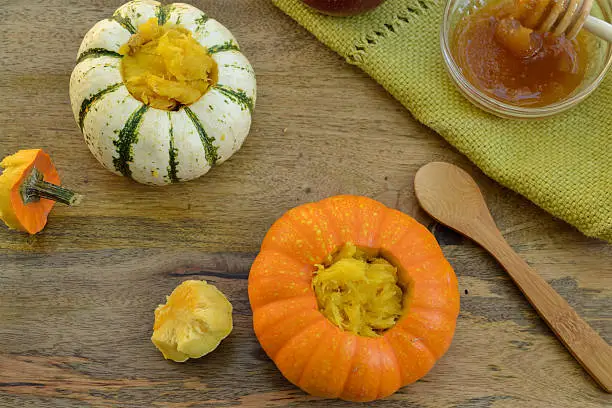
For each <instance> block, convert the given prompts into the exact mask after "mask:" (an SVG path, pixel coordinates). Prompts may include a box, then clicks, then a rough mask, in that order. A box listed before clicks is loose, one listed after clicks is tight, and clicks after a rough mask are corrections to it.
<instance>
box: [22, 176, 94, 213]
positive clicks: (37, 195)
mask: <svg viewBox="0 0 612 408" xmlns="http://www.w3.org/2000/svg"><path fill="white" fill-rule="evenodd" d="M21 197H22V199H23V203H24V204H29V203H33V202H37V201H39V200H40V199H41V198H46V199H49V200H53V201H57V202H58V203H62V204H66V205H70V206H73V205H78V204H80V202H81V200H82V199H83V196H82V195H81V194H78V193H75V192H73V191H70V190H68V189H67V188H64V187H61V186H58V185H55V184H52V183H49V182H47V181H45V180H44V175H43V174H42V173H41V172H40V171H39V170H38V169H37V168H36V167H34V168H33V169H32V172H31V173H30V175H29V176H28V178H27V179H26V181H25V182H24V183H23V184H22V186H21Z"/></svg>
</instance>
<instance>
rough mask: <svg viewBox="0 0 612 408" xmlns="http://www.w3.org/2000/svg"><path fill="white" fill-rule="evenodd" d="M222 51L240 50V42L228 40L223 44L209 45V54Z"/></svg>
mask: <svg viewBox="0 0 612 408" xmlns="http://www.w3.org/2000/svg"><path fill="white" fill-rule="evenodd" d="M222 51H240V48H239V47H238V44H236V43H235V42H234V40H228V41H226V42H224V43H223V44H220V45H213V46H212V47H208V53H209V54H216V53H217V52H222Z"/></svg>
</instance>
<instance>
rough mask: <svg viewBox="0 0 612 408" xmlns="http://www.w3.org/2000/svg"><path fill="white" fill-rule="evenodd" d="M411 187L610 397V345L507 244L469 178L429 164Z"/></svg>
mask: <svg viewBox="0 0 612 408" xmlns="http://www.w3.org/2000/svg"><path fill="white" fill-rule="evenodd" d="M414 188H415V192H416V197H417V199H418V200H419V202H420V204H421V206H422V207H423V209H425V211H427V213H429V214H430V215H431V216H432V217H433V218H435V219H436V220H438V221H439V222H441V223H443V224H446V225H447V226H449V227H450V228H452V229H454V230H456V231H458V232H460V233H462V234H464V235H466V236H467V237H469V238H471V239H472V240H474V241H475V242H477V243H478V244H480V245H481V246H482V247H484V248H485V249H486V250H487V251H488V252H489V253H490V254H491V255H493V256H494V257H495V258H496V259H497V260H498V261H499V263H500V264H502V266H503V267H504V268H505V269H506V271H507V272H508V274H509V275H510V277H511V278H512V280H514V282H515V283H516V284H517V285H518V287H519V288H520V289H521V291H522V292H523V293H524V294H525V296H526V297H527V300H529V302H530V303H531V304H532V305H533V307H534V308H535V309H536V311H537V312H538V313H539V314H540V316H541V317H542V318H543V319H544V321H545V322H546V324H548V326H549V327H550V328H551V329H552V330H553V332H554V333H555V334H556V335H557V337H558V338H559V340H561V342H562V343H563V344H564V345H565V347H567V349H568V350H569V351H570V353H572V355H573V356H574V358H576V360H578V362H579V363H580V364H581V365H582V366H583V367H584V369H585V370H586V371H588V373H589V374H590V375H591V376H592V377H593V378H594V379H595V381H597V383H598V384H599V385H601V387H602V388H603V389H604V390H606V392H609V393H612V347H610V346H609V345H608V344H607V343H606V342H605V341H604V340H603V339H602V338H601V337H600V336H599V335H598V334H597V333H596V332H595V331H594V330H593V329H592V328H591V327H590V326H589V325H588V324H587V323H586V322H585V321H584V320H582V318H580V316H578V314H577V313H576V312H575V311H574V310H573V309H572V308H571V306H570V305H569V304H568V303H567V302H566V301H565V299H563V298H562V297H561V296H560V295H559V294H558V293H557V292H556V291H555V290H554V289H553V288H552V287H550V285H549V284H548V283H547V282H546V281H545V280H544V279H542V278H541V277H540V276H539V275H538V274H537V273H536V272H535V271H534V270H533V269H531V268H530V267H529V266H528V265H527V263H525V261H523V260H522V259H521V258H520V257H519V256H518V255H517V254H516V252H514V250H513V249H512V248H511V247H510V245H508V243H507V242H506V240H505V239H504V237H503V236H502V234H501V232H499V230H498V229H497V226H496V225H495V221H493V217H491V214H490V213H489V210H488V208H487V205H486V204H485V201H484V198H483V196H482V193H481V192H480V189H479V188H478V186H477V185H476V182H475V181H474V180H473V179H472V178H471V177H470V175H469V174H467V173H466V172H465V171H463V170H461V169H460V168H459V167H457V166H454V165H452V164H449V163H442V162H433V163H429V164H427V165H425V166H423V167H421V168H420V169H419V171H418V172H417V174H416V176H415V178H414Z"/></svg>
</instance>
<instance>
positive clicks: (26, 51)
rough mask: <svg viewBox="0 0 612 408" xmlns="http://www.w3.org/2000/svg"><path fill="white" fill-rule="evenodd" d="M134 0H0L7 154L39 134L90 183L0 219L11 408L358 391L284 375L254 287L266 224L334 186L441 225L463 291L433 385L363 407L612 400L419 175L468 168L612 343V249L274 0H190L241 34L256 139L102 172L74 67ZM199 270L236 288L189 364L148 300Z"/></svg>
mask: <svg viewBox="0 0 612 408" xmlns="http://www.w3.org/2000/svg"><path fill="white" fill-rule="evenodd" d="M121 3H122V1H121V0H113V1H104V0H91V1H87V2H82V1H78V0H63V1H62V0H47V1H40V0H36V1H34V0H28V1H25V0H24V1H17V0H3V1H2V2H1V3H0V20H1V21H2V24H1V25H0V39H2V45H1V46H0V61H1V62H0V156H2V157H3V156H5V155H7V154H10V153H13V152H14V151H16V150H18V149H20V148H32V147H42V148H44V149H45V150H47V151H48V152H49V153H50V154H51V155H52V157H53V159H54V161H55V163H56V165H57V166H58V167H59V170H60V174H61V176H62V179H63V182H64V184H65V185H66V186H69V187H71V188H74V189H75V190H78V191H80V192H82V193H83V194H85V197H86V198H85V201H84V202H83V204H82V205H81V206H80V207H76V208H66V207H61V206H57V207H56V208H55V210H54V211H53V213H52V215H51V217H50V221H49V224H48V226H47V227H46V229H45V230H44V231H43V232H42V233H40V234H38V235H36V236H34V237H28V236H26V235H24V234H21V233H15V232H9V231H7V230H6V229H4V228H0V406H2V407H56V406H57V407H84V406H92V407H106V406H120V407H172V408H179V407H180V408H183V407H211V406H212V407H221V406H241V407H285V406H292V407H301V406H327V407H346V406H352V405H353V404H350V403H346V402H342V401H323V400H320V399H317V398H313V397H310V396H308V395H306V394H304V393H302V392H301V391H299V390H298V389H296V388H295V387H293V386H292V385H291V384H290V383H288V382H287V381H286V380H285V379H284V378H283V377H282V376H281V375H280V373H279V372H278V371H277V369H276V368H275V366H274V364H273V363H272V362H271V361H270V360H269V359H268V358H267V357H266V355H265V353H264V352H263V351H262V350H261V348H260V347H259V344H258V343H257V340H256V338H255V336H254V334H253V330H252V327H251V312H250V307H249V303H248V298H247V280H246V279H247V276H248V271H249V267H250V264H251V262H252V260H253V258H254V257H255V255H256V253H257V251H258V247H259V244H260V242H261V240H262V238H263V236H264V234H265V232H266V230H267V229H268V228H269V226H270V225H271V224H272V222H273V221H274V220H275V219H276V218H277V217H279V216H280V215H281V214H282V213H283V212H284V211H286V210H288V209H289V208H291V207H293V206H295V205H298V204H301V203H305V202H309V201H313V200H318V199H322V198H324V197H327V196H330V195H334V194H339V193H352V194H362V195H367V196H370V197H374V198H376V199H378V200H381V201H382V202H384V203H386V204H387V205H390V206H393V207H396V208H398V209H400V210H402V211H404V212H406V213H408V214H411V215H413V216H414V217H416V218H417V219H418V220H419V221H421V222H422V223H424V224H425V225H427V226H429V228H430V229H431V230H432V231H433V232H434V234H435V235H436V237H437V238H438V240H439V242H440V244H441V245H442V248H443V250H444V253H445V254H446V256H447V257H448V259H449V261H450V262H451V264H452V265H453V266H454V268H455V270H456V272H457V275H458V278H459V287H460V291H461V314H460V316H459V320H458V326H457V332H456V335H455V340H454V342H453V344H452V346H451V348H450V350H449V351H448V353H447V354H446V355H445V356H444V357H443V358H442V360H441V361H440V362H439V363H438V364H437V365H436V366H435V367H434V369H433V370H432V371H431V372H430V373H429V374H428V375H427V376H426V377H424V378H423V379H422V380H420V381H418V382H417V383H415V384H413V385H410V386H408V387H405V388H403V389H401V390H400V391H399V392H398V393H396V394H395V395H393V396H392V397H390V398H388V399H386V400H383V401H379V402H377V403H374V404H367V406H373V407H410V408H417V407H419V408H421V407H422V408H438V407H455V408H484V407H492V408H493V407H494V408H501V407H519V406H522V407H529V408H531V407H568V408H570V407H571V408H574V407H576V408H591V407H604V406H610V404H612V399H611V396H610V395H608V394H605V393H604V392H603V391H602V390H601V389H599V388H598V387H597V386H596V384H595V383H594V382H593V381H592V380H591V379H590V377H589V376H588V375H587V374H586V373H585V372H584V371H583V370H582V368H580V366H579V365H578V364H577V363H576V362H575V361H574V360H573V359H572V357H571V356H570V355H569V353H567V352H566V350H565V349H564V348H563V346H562V345H561V344H560V343H559V342H558V341H557V340H556V338H555V337H554V336H553V335H552V333H551V332H550V331H549V330H548V328H547V327H546V326H545V325H544V324H543V323H542V321H541V320H540V319H539V318H538V317H537V315H536V314H535V313H534V311H533V309H532V308H531V307H530V306H529V304H528V303H527V301H526V300H525V299H524V298H523V296H522V295H521V294H520V292H519V291H518V290H517V289H516V288H515V287H514V285H513V284H512V282H511V281H510V280H509V278H508V277H507V275H506V274H505V273H504V272H503V270H502V269H501V268H500V267H499V266H498V265H497V264H496V263H495V262H494V261H493V260H492V258H491V257H490V256H488V255H487V254H486V253H485V252H484V251H483V250H482V249H480V248H478V247H477V246H475V245H474V244H473V243H471V242H470V241H469V240H467V239H464V238H462V237H461V236H459V235H457V234H455V233H453V232H451V231H449V230H448V229H446V228H444V227H442V226H440V225H437V224H436V223H434V222H433V221H432V220H431V219H430V218H429V217H428V216H426V215H425V214H424V213H423V211H421V210H420V209H419V208H418V205H417V203H416V200H415V197H414V192H413V181H412V180H413V176H414V174H415V172H416V170H417V169H418V168H419V167H420V166H422V165H423V164H425V163H427V162H430V161H432V160H445V161H449V162H451V163H455V164H457V165H459V166H461V167H463V168H464V169H466V170H467V171H468V172H469V173H470V174H471V175H473V176H474V177H475V179H476V180H477V182H478V183H479V184H480V186H481V187H482V189H483V191H484V193H485V196H486V199H487V202H488V205H489V206H490V208H491V211H492V213H493V216H494V217H495V219H496V220H497V223H498V225H499V227H500V229H501V230H502V233H503V235H504V236H505V238H506V239H507V240H508V241H509V242H510V244H511V245H512V246H513V247H514V249H515V250H516V251H517V252H518V253H519V254H520V255H521V256H522V257H524V258H525V259H526V260H527V262H528V263H529V264H530V265H531V266H532V267H533V268H535V269H536V270H537V271H538V272H539V273H540V274H541V275H542V277H544V279H546V280H547V281H548V282H550V283H551V285H552V286H553V287H554V288H555V289H556V290H557V291H558V292H559V293H560V294H562V295H563V296H564V297H565V298H566V299H567V300H568V302H569V303H570V304H571V305H572V306H573V307H574V308H575V309H576V311H577V312H578V313H580V314H581V315H582V316H583V317H584V318H585V319H586V320H587V321H588V322H589V323H590V324H591V325H592V326H593V327H594V328H595V330H596V331H598V332H599V333H600V334H601V335H602V336H603V337H604V339H606V340H607V341H608V343H610V342H612V307H611V305H612V247H611V246H610V245H608V244H606V243H604V242H602V241H598V240H594V239H589V238H586V237H584V236H582V235H581V234H580V233H579V232H577V231H576V230H575V229H573V228H572V227H570V226H569V225H567V224H565V223H564V222H562V221H559V220H556V219H554V218H553V217H552V216H550V215H549V214H547V213H545V212H544V211H542V210H540V209H539V208H537V207H536V206H535V205H533V204H532V203H530V202H529V201H527V200H526V199H524V198H522V197H520V196H518V195H517V194H515V193H513V192H511V191H509V190H507V189H504V188H503V187H501V186H500V185H498V184H496V183H495V182H493V181H492V180H490V179H488V178H487V177H485V176H484V175H483V174H482V173H481V172H480V171H479V170H478V169H477V168H475V167H474V166H473V165H472V164H470V163H469V162H468V160H467V159H466V158H465V157H463V156H461V155H460V154H459V153H458V152H457V151H455V150H454V149H453V148H452V147H451V146H450V145H449V144H448V143H446V142H445V141H444V140H443V139H442V138H441V137H440V136H439V135H437V134H435V133H434V132H432V131H430V130H429V129H427V128H425V127H423V126H421V125H419V124H418V123H417V122H416V121H415V120H413V119H412V117H411V116H410V114H409V113H408V112H407V111H406V110H405V109H404V108H403V107H402V106H401V105H400V104H399V103H398V102H397V101H395V100H394V99H393V98H392V97H390V96H389V95H388V94H387V93H386V92H385V91H384V90H383V89H382V88H381V87H380V86H379V85H377V84H376V83H375V82H374V81H372V80H371V79H370V78H368V77H367V76H366V75H365V74H364V73H362V72H361V71H359V70H358V69H357V68H355V67H353V66H350V65H348V64H346V63H345V62H344V61H342V59H341V58H340V57H338V56H337V55H336V54H334V53H333V52H331V51H330V50H329V49H327V48H325V47H324V46H323V45H322V44H320V43H319V42H317V41H316V40H315V39H314V38H313V37H312V36H311V35H309V34H308V33H307V32H306V31H305V30H303V29H302V28H300V27H299V26H298V25H297V24H296V23H294V22H293V21H292V20H291V19H289V18H288V17H286V16H285V15H283V14H282V13H281V12H280V11H279V10H277V9H275V8H274V7H273V5H272V4H271V3H270V2H269V1H267V0H195V1H192V3H193V4H194V5H196V6H198V7H200V8H202V9H203V10H205V11H207V12H208V13H209V14H210V15H211V16H213V17H214V18H216V19H218V20H220V21H221V22H222V23H224V24H225V25H226V26H227V27H228V28H229V29H230V30H231V31H232V32H233V33H234V34H235V35H236V36H237V38H238V40H239V41H240V43H241V45H242V48H243V51H244V52H245V54H246V55H247V56H248V58H249V59H250V60H251V62H252V64H253V66H254V68H255V70H256V72H257V79H258V90H259V92H258V95H259V99H258V105H257V108H256V110H255V116H254V122H253V127H252V130H251V134H250V136H249V137H248V139H247V141H246V143H245V145H244V147H243V148H242V150H240V151H239V152H238V153H237V154H236V155H235V156H233V157H232V159H231V160H230V161H228V162H227V163H225V164H223V165H222V166H220V167H218V168H215V169H214V170H213V171H211V172H210V173H209V174H208V175H207V176H205V177H203V178H201V179H199V180H196V181H193V182H189V183H185V184H179V185H172V186H168V187H165V188H152V187H147V186H142V185H138V184H136V183H134V182H131V181H130V180H127V179H125V178H121V177H117V176H114V175H112V174H111V173H109V172H108V171H106V170H104V169H103V168H102V167H101V166H100V165H99V164H98V163H97V162H96V161H95V159H94V157H93V156H92V155H91V154H90V153H89V150H88V149H87V147H86V145H85V143H84V142H83V140H82V137H81V136H80V134H79V131H78V129H77V126H76V124H75V123H74V119H73V117H72V113H71V110H70V105H69V98H68V81H69V76H70V73H71V71H72V68H73V66H74V59H75V55H76V52H77V49H78V47H79V44H80V41H81V39H82V37H83V35H84V34H85V32H86V31H87V30H88V29H89V28H90V27H91V26H92V25H93V24H94V23H95V22H97V21H98V20H100V19H102V18H105V17H107V16H108V15H110V14H111V13H112V11H113V10H114V9H115V8H116V7H117V6H119V5H120V4H121ZM188 278H195V279H207V280H208V281H210V282H213V283H214V284H216V285H217V286H218V287H219V288H220V289H221V290H222V291H224V292H225V293H226V294H227V295H228V297H229V299H230V300H231V301H232V303H233V305H234V309H235V312H234V319H235V329H234V331H233V333H232V334H231V336H230V337H229V338H228V339H226V340H225V341H224V342H223V343H222V344H221V346H220V347H219V349H218V350H217V351H215V352H214V353H212V354H211V355H209V356H207V357H205V358H203V359H200V360H197V361H190V362H187V363H184V364H177V363H172V362H168V361H165V360H164V359H163V358H162V357H161V354H160V353H159V352H158V351H157V350H156V349H155V348H154V346H153V345H152V343H151V342H150V340H149V338H150V336H151V331H152V323H153V310H154V308H155V307H156V306H157V304H159V303H160V302H163V301H164V296H165V295H166V294H168V293H170V291H171V290H172V289H173V288H174V287H175V286H176V285H177V284H179V283H180V282H181V281H182V280H185V279H188ZM364 406H366V405H364Z"/></svg>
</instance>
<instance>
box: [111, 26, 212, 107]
mask: <svg viewBox="0 0 612 408" xmlns="http://www.w3.org/2000/svg"><path fill="white" fill-rule="evenodd" d="M119 53H120V54H122V55H124V57H123V59H122V63H121V74H122V76H123V80H124V82H125V84H126V86H127V89H128V91H129V92H130V94H131V95H132V96H133V97H134V98H136V99H138V100H139V101H141V102H143V103H145V104H147V105H150V106H151V107H153V108H157V109H165V110H174V109H176V108H178V107H179V106H181V105H189V104H192V103H194V102H195V101H197V100H198V99H200V97H201V96H202V95H204V93H205V92H206V91H207V90H208V88H209V87H210V86H211V85H212V84H214V83H215V82H216V80H217V64H216V63H215V61H214V60H213V59H212V57H211V56H210V55H209V54H208V51H207V50H206V48H204V47H203V46H201V45H200V44H199V43H198V42H197V41H196V40H195V39H194V38H193V37H192V36H191V32H190V31H189V30H186V29H185V28H182V27H178V26H174V25H170V24H168V23H166V24H164V25H162V26H160V25H158V23H157V19H156V18H151V19H149V20H148V21H147V22H146V23H144V24H141V25H140V26H139V27H138V32H137V33H136V34H134V35H132V37H131V38H130V40H129V41H128V42H127V43H126V44H124V45H123V46H122V47H121V48H120V49H119Z"/></svg>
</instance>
